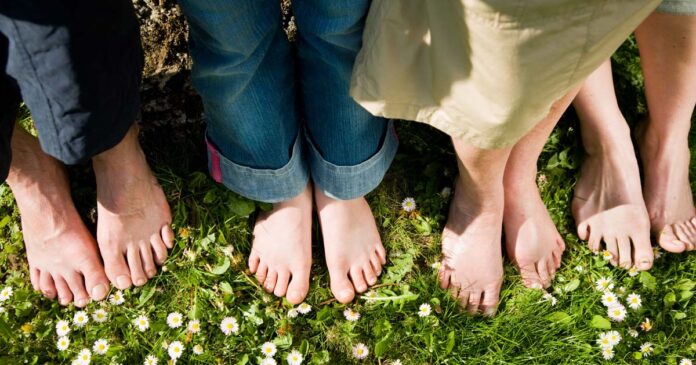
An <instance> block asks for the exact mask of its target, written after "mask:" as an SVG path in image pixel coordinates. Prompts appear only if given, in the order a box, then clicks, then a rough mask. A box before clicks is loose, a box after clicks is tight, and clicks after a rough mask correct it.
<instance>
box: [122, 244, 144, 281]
mask: <svg viewBox="0 0 696 365" xmlns="http://www.w3.org/2000/svg"><path fill="white" fill-rule="evenodd" d="M126 256H127V257H128V267H129V268H130V277H131V280H132V281H133V284H134V285H135V286H143V285H145V283H147V276H145V271H144V270H143V261H142V258H141V257H140V248H139V247H131V248H129V249H128V253H127V254H126Z"/></svg>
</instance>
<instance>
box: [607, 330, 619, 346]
mask: <svg viewBox="0 0 696 365" xmlns="http://www.w3.org/2000/svg"><path fill="white" fill-rule="evenodd" d="M607 337H608V338H609V344H611V346H612V347H613V346H616V345H618V344H619V342H621V335H620V334H619V332H617V331H609V332H607Z"/></svg>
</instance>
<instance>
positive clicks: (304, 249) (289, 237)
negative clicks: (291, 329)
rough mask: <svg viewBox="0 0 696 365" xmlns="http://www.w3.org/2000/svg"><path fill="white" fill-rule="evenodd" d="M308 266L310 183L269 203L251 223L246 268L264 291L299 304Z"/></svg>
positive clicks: (310, 209) (310, 212)
mask: <svg viewBox="0 0 696 365" xmlns="http://www.w3.org/2000/svg"><path fill="white" fill-rule="evenodd" d="M311 266H312V187H311V185H307V187H306V188H305V190H304V191H303V192H302V193H301V194H300V195H298V196H296V197H294V198H292V199H290V200H288V201H284V202H281V203H276V204H273V209H272V210H271V211H269V212H266V213H263V214H261V216H260V217H259V218H258V219H257V220H256V226H255V227H254V243H253V246H252V248H251V253H250V254H249V269H250V271H251V273H252V274H256V278H257V279H258V281H259V283H261V284H262V285H263V287H264V289H266V291H267V292H269V293H273V294H275V295H276V296H278V297H283V296H286V298H287V300H288V301H289V302H290V303H292V304H300V303H302V301H303V300H304V298H305V297H306V296H307V292H308V291H309V274H310V270H311Z"/></svg>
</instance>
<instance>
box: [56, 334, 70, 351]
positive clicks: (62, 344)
mask: <svg viewBox="0 0 696 365" xmlns="http://www.w3.org/2000/svg"><path fill="white" fill-rule="evenodd" d="M69 346H70V339H69V338H68V337H66V336H61V337H60V338H59V339H58V342H56V347H57V348H58V351H65V350H67V349H68V347H69Z"/></svg>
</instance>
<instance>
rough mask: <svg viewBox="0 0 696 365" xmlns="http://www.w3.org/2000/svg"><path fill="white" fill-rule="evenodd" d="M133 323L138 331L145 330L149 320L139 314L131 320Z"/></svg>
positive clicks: (148, 326) (148, 325)
mask: <svg viewBox="0 0 696 365" xmlns="http://www.w3.org/2000/svg"><path fill="white" fill-rule="evenodd" d="M133 325H134V326H135V328H137V329H138V331H140V332H145V331H147V329H148V328H150V320H149V319H147V317H145V315H143V314H141V315H139V316H138V317H137V318H136V319H134V320H133Z"/></svg>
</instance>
